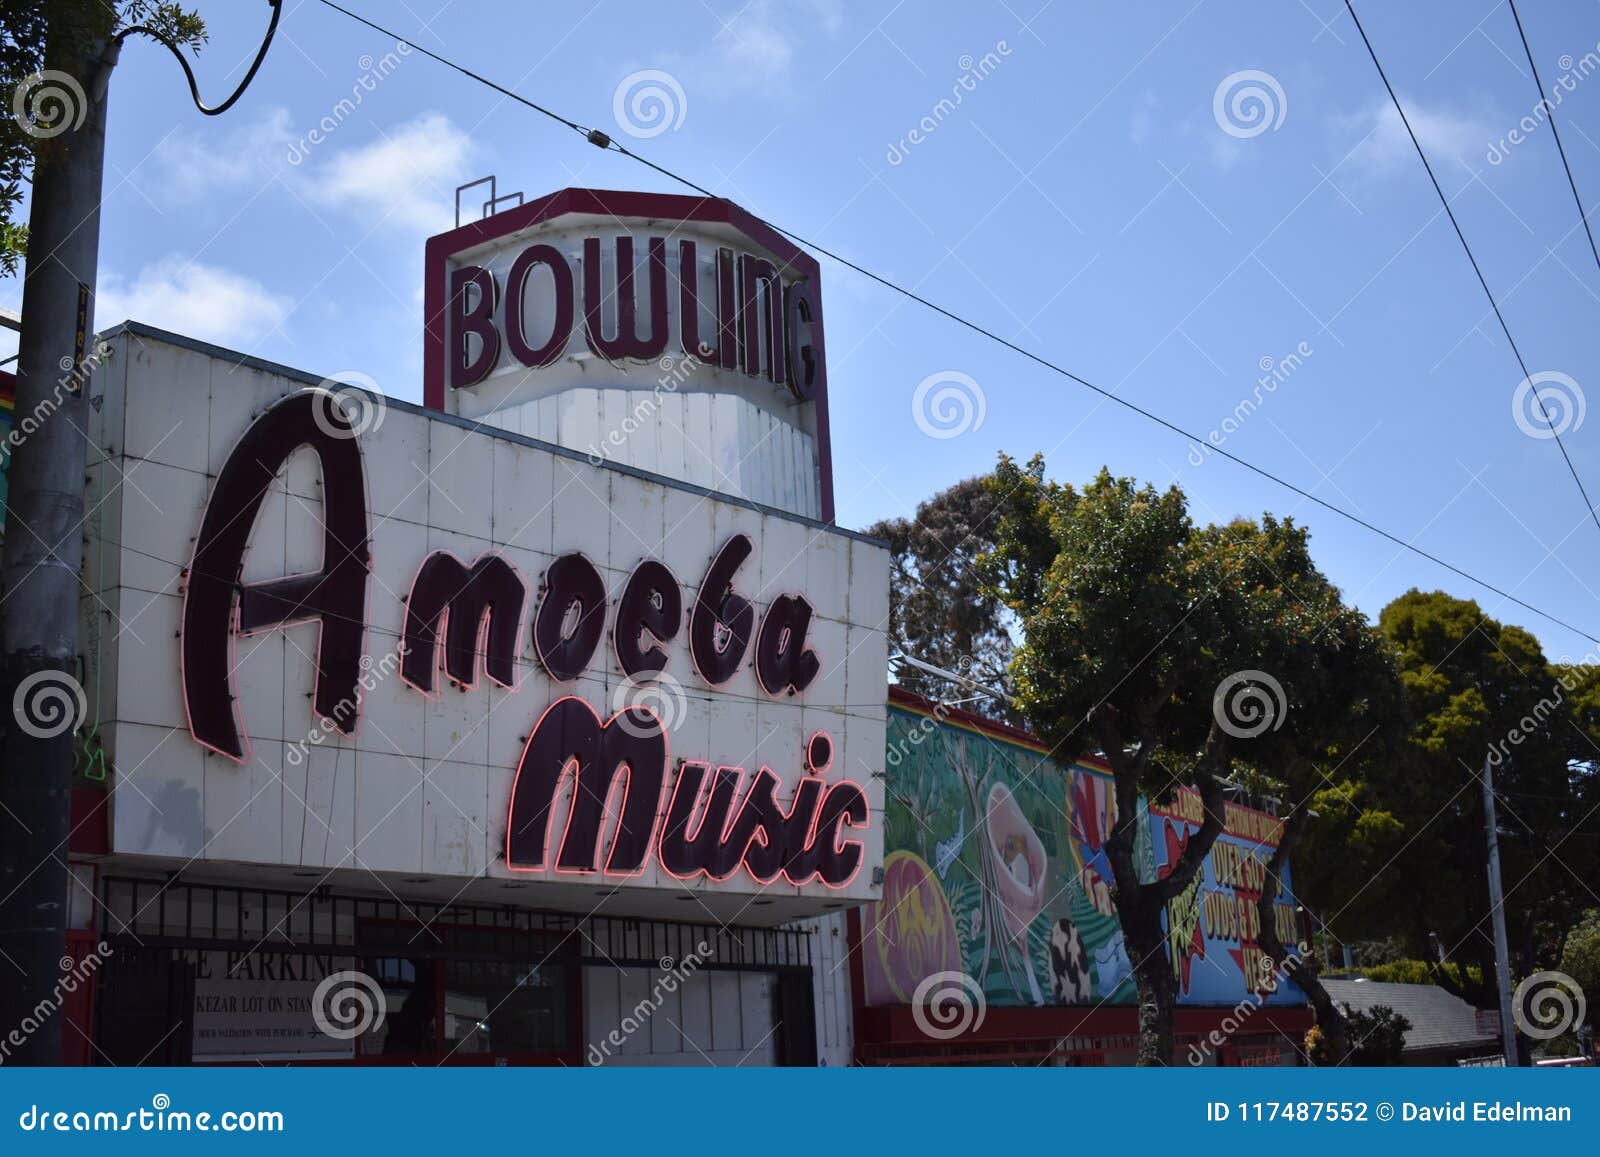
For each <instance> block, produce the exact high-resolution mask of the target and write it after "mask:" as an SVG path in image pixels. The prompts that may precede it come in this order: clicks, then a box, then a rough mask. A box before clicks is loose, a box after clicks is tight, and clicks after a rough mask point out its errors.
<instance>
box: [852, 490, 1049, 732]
mask: <svg viewBox="0 0 1600 1157" xmlns="http://www.w3.org/2000/svg"><path fill="white" fill-rule="evenodd" d="M998 518H999V505H998V503H997V501H996V498H995V496H994V494H993V493H992V492H991V491H990V489H989V487H988V486H987V485H986V484H985V480H984V479H983V478H968V479H966V480H965V481H963V482H957V483H956V484H955V485H954V486H951V487H950V488H949V489H947V490H942V491H940V492H939V493H938V494H935V495H934V496H933V497H932V498H929V499H928V500H927V501H926V502H923V503H922V504H921V505H919V506H918V507H917V511H916V514H915V515H914V516H913V517H911V518H890V519H885V520H883V521H882V522H877V523H874V524H873V525H872V526H869V527H867V531H866V532H867V533H868V534H871V535H874V536H876V537H878V538H884V539H887V540H888V541H889V549H890V568H891V569H890V572H889V578H890V582H889V639H890V643H891V646H892V647H893V648H894V649H897V650H899V651H903V652H904V653H905V654H907V655H910V656H912V657H913V658H916V659H920V660H922V661H923V662H925V663H931V664H933V665H934V666H936V667H943V668H944V669H945V670H947V671H956V672H959V673H960V674H963V675H966V676H968V677H969V678H971V679H973V680H974V681H976V682H978V683H982V684H984V685H986V686H990V687H1001V688H1003V687H1004V686H1005V684H1006V681H1007V669H1008V668H1009V667H1010V664H1011V659H1012V655H1013V653H1014V648H1013V646H1012V642H1011V636H1010V634H1009V633H1008V632H1007V630H1006V608H1005V607H1004V606H1003V605H1002V603H1001V602H1000V599H999V598H998V596H997V595H996V593H995V592H994V590H993V588H991V587H989V586H988V585H986V584H985V583H984V582H983V580H982V579H981V577H980V576H979V574H978V571H977V567H976V564H977V561H978V559H979V558H980V557H982V556H983V555H984V554H985V553H986V552H988V551H990V550H992V549H993V548H994V544H995V532H996V529H997V525H998ZM895 678H896V681H897V682H898V683H899V684H900V685H901V686H902V687H905V688H906V689H907V690H908V691H913V692H916V693H917V694H919V695H924V696H927V697H928V698H930V699H940V698H945V697H947V696H948V695H949V693H950V690H951V689H950V686H949V685H948V683H947V682H946V681H945V680H942V679H939V678H938V677H936V676H933V675H929V674H927V673H925V672H922V671H918V670H916V669H915V668H913V667H904V668H902V669H901V670H900V671H898V672H897V673H896V676H895ZM976 708H977V710H979V711H980V712H982V713H983V714H985V715H990V716H993V717H995V718H998V719H1002V720H1004V721H1005V722H1008V723H1020V722H1021V719H1020V716H1019V715H1018V714H1017V712H1016V711H1015V710H1014V709H1013V708H1012V707H1011V706H1010V705H1009V704H1008V703H1005V702H1003V701H997V700H988V699H986V700H984V701H982V702H980V703H978V704H976Z"/></svg>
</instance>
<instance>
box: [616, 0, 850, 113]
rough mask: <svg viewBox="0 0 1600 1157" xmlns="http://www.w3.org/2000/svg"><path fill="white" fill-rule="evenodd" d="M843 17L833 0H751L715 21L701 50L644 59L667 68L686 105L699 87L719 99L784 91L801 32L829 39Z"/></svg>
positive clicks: (789, 82) (789, 86)
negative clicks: (686, 97) (799, 0)
mask: <svg viewBox="0 0 1600 1157" xmlns="http://www.w3.org/2000/svg"><path fill="white" fill-rule="evenodd" d="M843 22H844V16H843V11H842V10H841V7H840V4H839V2H838V0H808V2H806V3H790V4H780V3H777V2H776V0H751V2H750V3H748V4H746V5H745V6H744V7H743V8H741V9H739V11H738V12H736V13H735V14H734V15H733V16H732V17H731V18H729V19H728V21H727V23H726V24H721V23H719V24H718V25H717V27H716V29H715V31H714V32H713V34H712V36H711V38H710V41H709V42H708V43H707V44H706V46H705V47H704V49H703V50H701V51H699V52H696V53H693V54H691V55H687V56H685V55H680V54H672V55H669V56H665V57H662V58H659V59H657V60H655V61H651V62H647V63H648V64H649V66H650V67H664V68H665V69H666V70H667V71H668V72H671V73H673V74H674V75H675V76H676V77H677V78H678V80H679V81H680V82H681V83H682V84H683V85H684V87H685V88H686V89H688V90H689V99H690V102H691V104H692V103H693V100H694V97H695V95H696V94H697V93H702V92H703V93H706V94H708V95H710V96H713V97H720V98H729V97H736V96H744V95H747V94H755V95H761V96H766V97H771V96H774V95H786V94H787V93H788V92H789V91H790V90H791V89H792V81H793V77H794V66H795V61H796V59H797V57H798V55H799V53H800V52H801V51H802V50H803V46H802V44H801V40H802V38H803V37H804V36H805V34H806V33H808V32H815V31H820V32H821V33H822V34H823V35H824V36H827V37H830V38H831V37H833V36H835V35H837V34H838V32H839V29H840V28H841V26H842V25H843ZM624 71H627V70H624Z"/></svg>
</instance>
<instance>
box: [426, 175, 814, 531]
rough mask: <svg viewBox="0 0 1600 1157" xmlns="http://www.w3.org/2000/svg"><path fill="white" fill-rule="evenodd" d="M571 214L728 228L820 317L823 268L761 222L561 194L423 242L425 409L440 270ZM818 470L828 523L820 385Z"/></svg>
mask: <svg viewBox="0 0 1600 1157" xmlns="http://www.w3.org/2000/svg"><path fill="white" fill-rule="evenodd" d="M574 213H583V214H590V215H593V216H599V217H612V218H623V217H645V218H655V219H658V220H662V221H697V222H702V223H705V224H716V225H728V226H731V227H732V228H734V229H736V230H738V231H739V232H740V233H743V234H744V235H745V236H746V237H748V238H749V239H750V240H751V241H752V242H753V243H754V244H756V245H758V246H759V247H761V248H762V249H764V250H766V251H767V252H768V253H771V254H772V255H773V256H774V257H776V258H777V259H778V260H779V261H780V262H781V263H782V264H783V265H784V266H785V267H787V268H789V269H794V270H797V271H798V272H799V273H800V274H801V275H802V276H803V277H805V278H807V279H808V280H809V281H810V282H811V284H812V286H813V288H814V291H815V301H816V305H817V308H818V309H819V310H820V309H822V277H821V272H822V271H821V267H820V266H819V265H818V264H817V259H816V258H815V257H813V256H811V254H809V253H807V252H806V251H805V250H804V249H801V248H800V247H798V246H797V245H795V244H794V242H792V241H790V240H789V239H788V238H787V237H785V236H784V235H783V234H782V233H779V232H778V231H777V230H776V229H774V228H773V227H772V226H771V225H768V224H767V223H766V222H765V221H763V220H761V219H760V218H759V217H756V216H754V215H753V214H751V213H748V212H746V211H745V210H744V209H741V208H739V206H737V205H735V204H734V203H733V202H732V201H728V200H726V199H724V198H722V197H698V196H692V195H685V194H679V193H634V192H623V191H619V190H615V189H562V190H560V191H559V192H555V193H551V194H549V195H547V196H544V197H540V198H538V199H536V200H533V201H529V202H527V203H526V204H524V205H518V206H517V207H515V208H512V209H507V210H506V211H505V212H503V213H496V214H495V215H494V216H492V217H486V218H484V219H483V220H481V221H470V222H468V223H467V224H465V225H462V226H460V227H459V228H456V229H452V230H450V231H449V232H448V233H440V234H438V235H437V236H434V237H430V238H428V244H427V248H426V250H425V252H424V257H423V291H422V310H423V335H422V404H423V405H425V406H427V407H428V408H429V409H431V410H439V411H443V410H444V395H445V384H444V363H445V332H444V329H445V298H446V292H445V291H446V287H445V262H446V261H447V260H448V259H449V258H451V257H453V256H456V255H457V254H459V253H461V252H462V251H463V250H465V249H472V248H475V247H477V246H479V245H484V244H486V243H488V242H491V241H496V240H499V239H500V238H502V237H505V236H508V235H509V234H512V233H516V232H518V231H519V230H522V229H527V228H530V227H531V226H534V225H540V224H543V223H545V222H547V221H554V220H556V219H557V218H559V217H566V216H569V215H571V214H574ZM816 407H817V469H818V473H819V474H820V475H821V480H822V521H824V522H832V521H833V438H832V434H831V431H830V427H829V423H828V391H827V388H826V386H825V385H823V384H822V383H819V388H818V390H817V395H816Z"/></svg>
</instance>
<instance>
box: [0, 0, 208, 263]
mask: <svg viewBox="0 0 1600 1157" xmlns="http://www.w3.org/2000/svg"><path fill="white" fill-rule="evenodd" d="M130 25H144V26H145V27H148V28H150V29H152V30H154V31H156V32H159V33H160V34H161V35H163V36H165V37H166V38H167V39H169V40H171V41H172V42H173V43H174V44H177V45H180V46H183V47H187V48H190V49H193V50H194V51H199V48H200V45H202V44H203V43H205V39H206V29H205V24H204V22H203V21H202V20H201V19H200V17H199V16H198V15H196V14H195V13H192V12H185V11H184V10H183V8H182V7H181V6H180V5H178V4H174V3H166V2H159V0H118V2H117V3H104V2H102V0H0V274H4V275H7V276H9V275H11V274H14V273H16V271H17V266H18V263H19V262H20V261H21V259H22V258H23V256H24V254H25V253H26V252H27V244H28V230H27V227H26V226H25V225H24V224H22V222H21V221H19V220H18V218H17V212H18V209H19V208H20V206H21V203H22V190H23V186H24V184H26V183H27V182H28V180H29V177H30V174H31V173H32V171H33V167H34V165H35V164H38V163H49V162H50V160H52V159H53V158H55V157H58V156H60V155H61V151H62V149H63V148H64V147H65V146H64V145H63V143H62V141H61V140H60V139H59V137H58V136H56V135H53V134H51V133H49V132H48V130H49V129H51V128H52V127H53V126H54V125H56V124H57V123H59V122H58V118H60V117H61V116H63V115H65V116H68V117H70V116H71V115H72V113H73V106H72V105H71V103H70V101H69V102H68V103H61V102H60V101H58V100H56V99H55V97H54V96H52V95H51V92H52V91H53V92H54V93H56V94H59V93H60V92H61V91H62V90H61V89H60V88H59V87H55V88H54V89H53V90H52V88H51V87H50V86H40V85H35V84H34V83H32V81H33V78H35V77H37V76H38V75H39V74H40V73H41V72H44V71H45V70H47V69H48V70H53V71H59V72H65V73H67V74H69V75H72V76H74V78H75V81H76V82H77V83H79V84H82V83H83V78H82V77H79V76H77V73H78V72H79V67H78V61H79V57H80V56H81V53H82V49H83V46H84V45H85V44H89V43H92V42H94V41H97V40H104V39H106V38H107V37H110V36H112V35H113V34H115V33H116V32H117V31H118V30H119V29H121V28H124V27H127V26H130ZM47 33H48V39H47ZM18 86H26V87H25V88H24V92H23V98H24V99H23V101H22V112H23V115H22V116H17V115H15V110H16V108H17V101H16V98H17V89H18ZM41 127H42V128H44V129H45V130H47V131H46V132H44V133H41V132H40V131H38V130H39V129H40V128H41Z"/></svg>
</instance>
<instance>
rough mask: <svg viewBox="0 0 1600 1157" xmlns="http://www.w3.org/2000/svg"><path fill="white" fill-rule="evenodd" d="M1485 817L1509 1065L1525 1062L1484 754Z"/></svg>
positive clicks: (1502, 1035)
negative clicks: (1514, 1003) (1513, 1000)
mask: <svg viewBox="0 0 1600 1157" xmlns="http://www.w3.org/2000/svg"><path fill="white" fill-rule="evenodd" d="M1483 821H1484V826H1485V827H1486V828H1488V837H1489V914H1490V916H1491V917H1492V918H1493V920H1494V971H1495V979H1496V980H1497V981H1498V987H1499V989H1500V1040H1501V1043H1502V1045H1503V1046H1504V1048H1505V1057H1506V1067H1507V1068H1511V1069H1514V1068H1516V1067H1517V1066H1518V1065H1519V1064H1521V1063H1522V1061H1521V1058H1520V1056H1519V1055H1518V1052H1517V1021H1516V1017H1514V1016H1513V1015H1512V1009H1511V949H1510V947H1509V946H1508V944H1507V941H1506V906H1505V896H1504V895H1503V894H1502V893H1501V888H1500V831H1499V827H1498V824H1497V822H1496V820H1495V814H1494V770H1493V764H1492V763H1491V762H1490V759H1489V757H1488V756H1487V755H1485V756H1484V757H1483Z"/></svg>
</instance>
